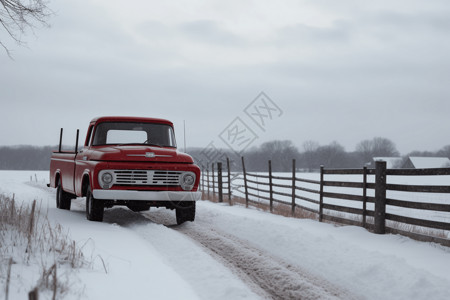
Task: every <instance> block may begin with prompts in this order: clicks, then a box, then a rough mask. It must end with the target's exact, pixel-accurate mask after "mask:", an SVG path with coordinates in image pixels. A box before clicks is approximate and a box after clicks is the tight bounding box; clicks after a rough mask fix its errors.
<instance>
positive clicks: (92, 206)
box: [86, 186, 105, 222]
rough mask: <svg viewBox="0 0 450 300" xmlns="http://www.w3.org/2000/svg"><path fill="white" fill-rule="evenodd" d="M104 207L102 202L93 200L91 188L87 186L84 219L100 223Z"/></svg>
mask: <svg viewBox="0 0 450 300" xmlns="http://www.w3.org/2000/svg"><path fill="white" fill-rule="evenodd" d="M104 210H105V207H104V205H103V201H102V200H98V199H95V198H94V195H92V192H91V186H88V188H87V192H86V219H88V220H89V221H95V222H102V221H103V212H104Z"/></svg>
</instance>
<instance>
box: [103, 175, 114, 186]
mask: <svg viewBox="0 0 450 300" xmlns="http://www.w3.org/2000/svg"><path fill="white" fill-rule="evenodd" d="M102 181H103V183H106V184H110V183H111V182H112V181H113V176H112V174H111V173H107V172H106V173H103V175H102Z"/></svg>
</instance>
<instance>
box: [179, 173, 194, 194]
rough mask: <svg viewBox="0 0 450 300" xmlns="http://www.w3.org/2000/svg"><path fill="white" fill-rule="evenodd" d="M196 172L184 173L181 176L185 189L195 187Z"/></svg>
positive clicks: (182, 186) (182, 185)
mask: <svg viewBox="0 0 450 300" xmlns="http://www.w3.org/2000/svg"><path fill="white" fill-rule="evenodd" d="M194 183H195V174H194V173H191V172H189V173H184V174H183V175H181V178H180V185H181V188H182V189H183V190H185V191H190V190H192V188H193V187H194Z"/></svg>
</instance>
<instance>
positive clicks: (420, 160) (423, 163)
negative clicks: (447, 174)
mask: <svg viewBox="0 0 450 300" xmlns="http://www.w3.org/2000/svg"><path fill="white" fill-rule="evenodd" d="M402 167H403V168H405V169H427V168H450V159H448V158H447V157H408V158H407V159H406V161H405V162H404V164H403V166H402Z"/></svg>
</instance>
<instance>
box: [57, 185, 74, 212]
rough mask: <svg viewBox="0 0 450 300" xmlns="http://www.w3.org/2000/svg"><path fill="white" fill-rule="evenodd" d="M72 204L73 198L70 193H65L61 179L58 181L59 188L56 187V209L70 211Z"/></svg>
mask: <svg viewBox="0 0 450 300" xmlns="http://www.w3.org/2000/svg"><path fill="white" fill-rule="evenodd" d="M71 203H72V197H71V195H70V194H69V193H67V192H65V191H64V190H63V189H62V186H61V179H59V180H58V186H57V187H56V207H57V208H59V209H66V210H70V204H71Z"/></svg>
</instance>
